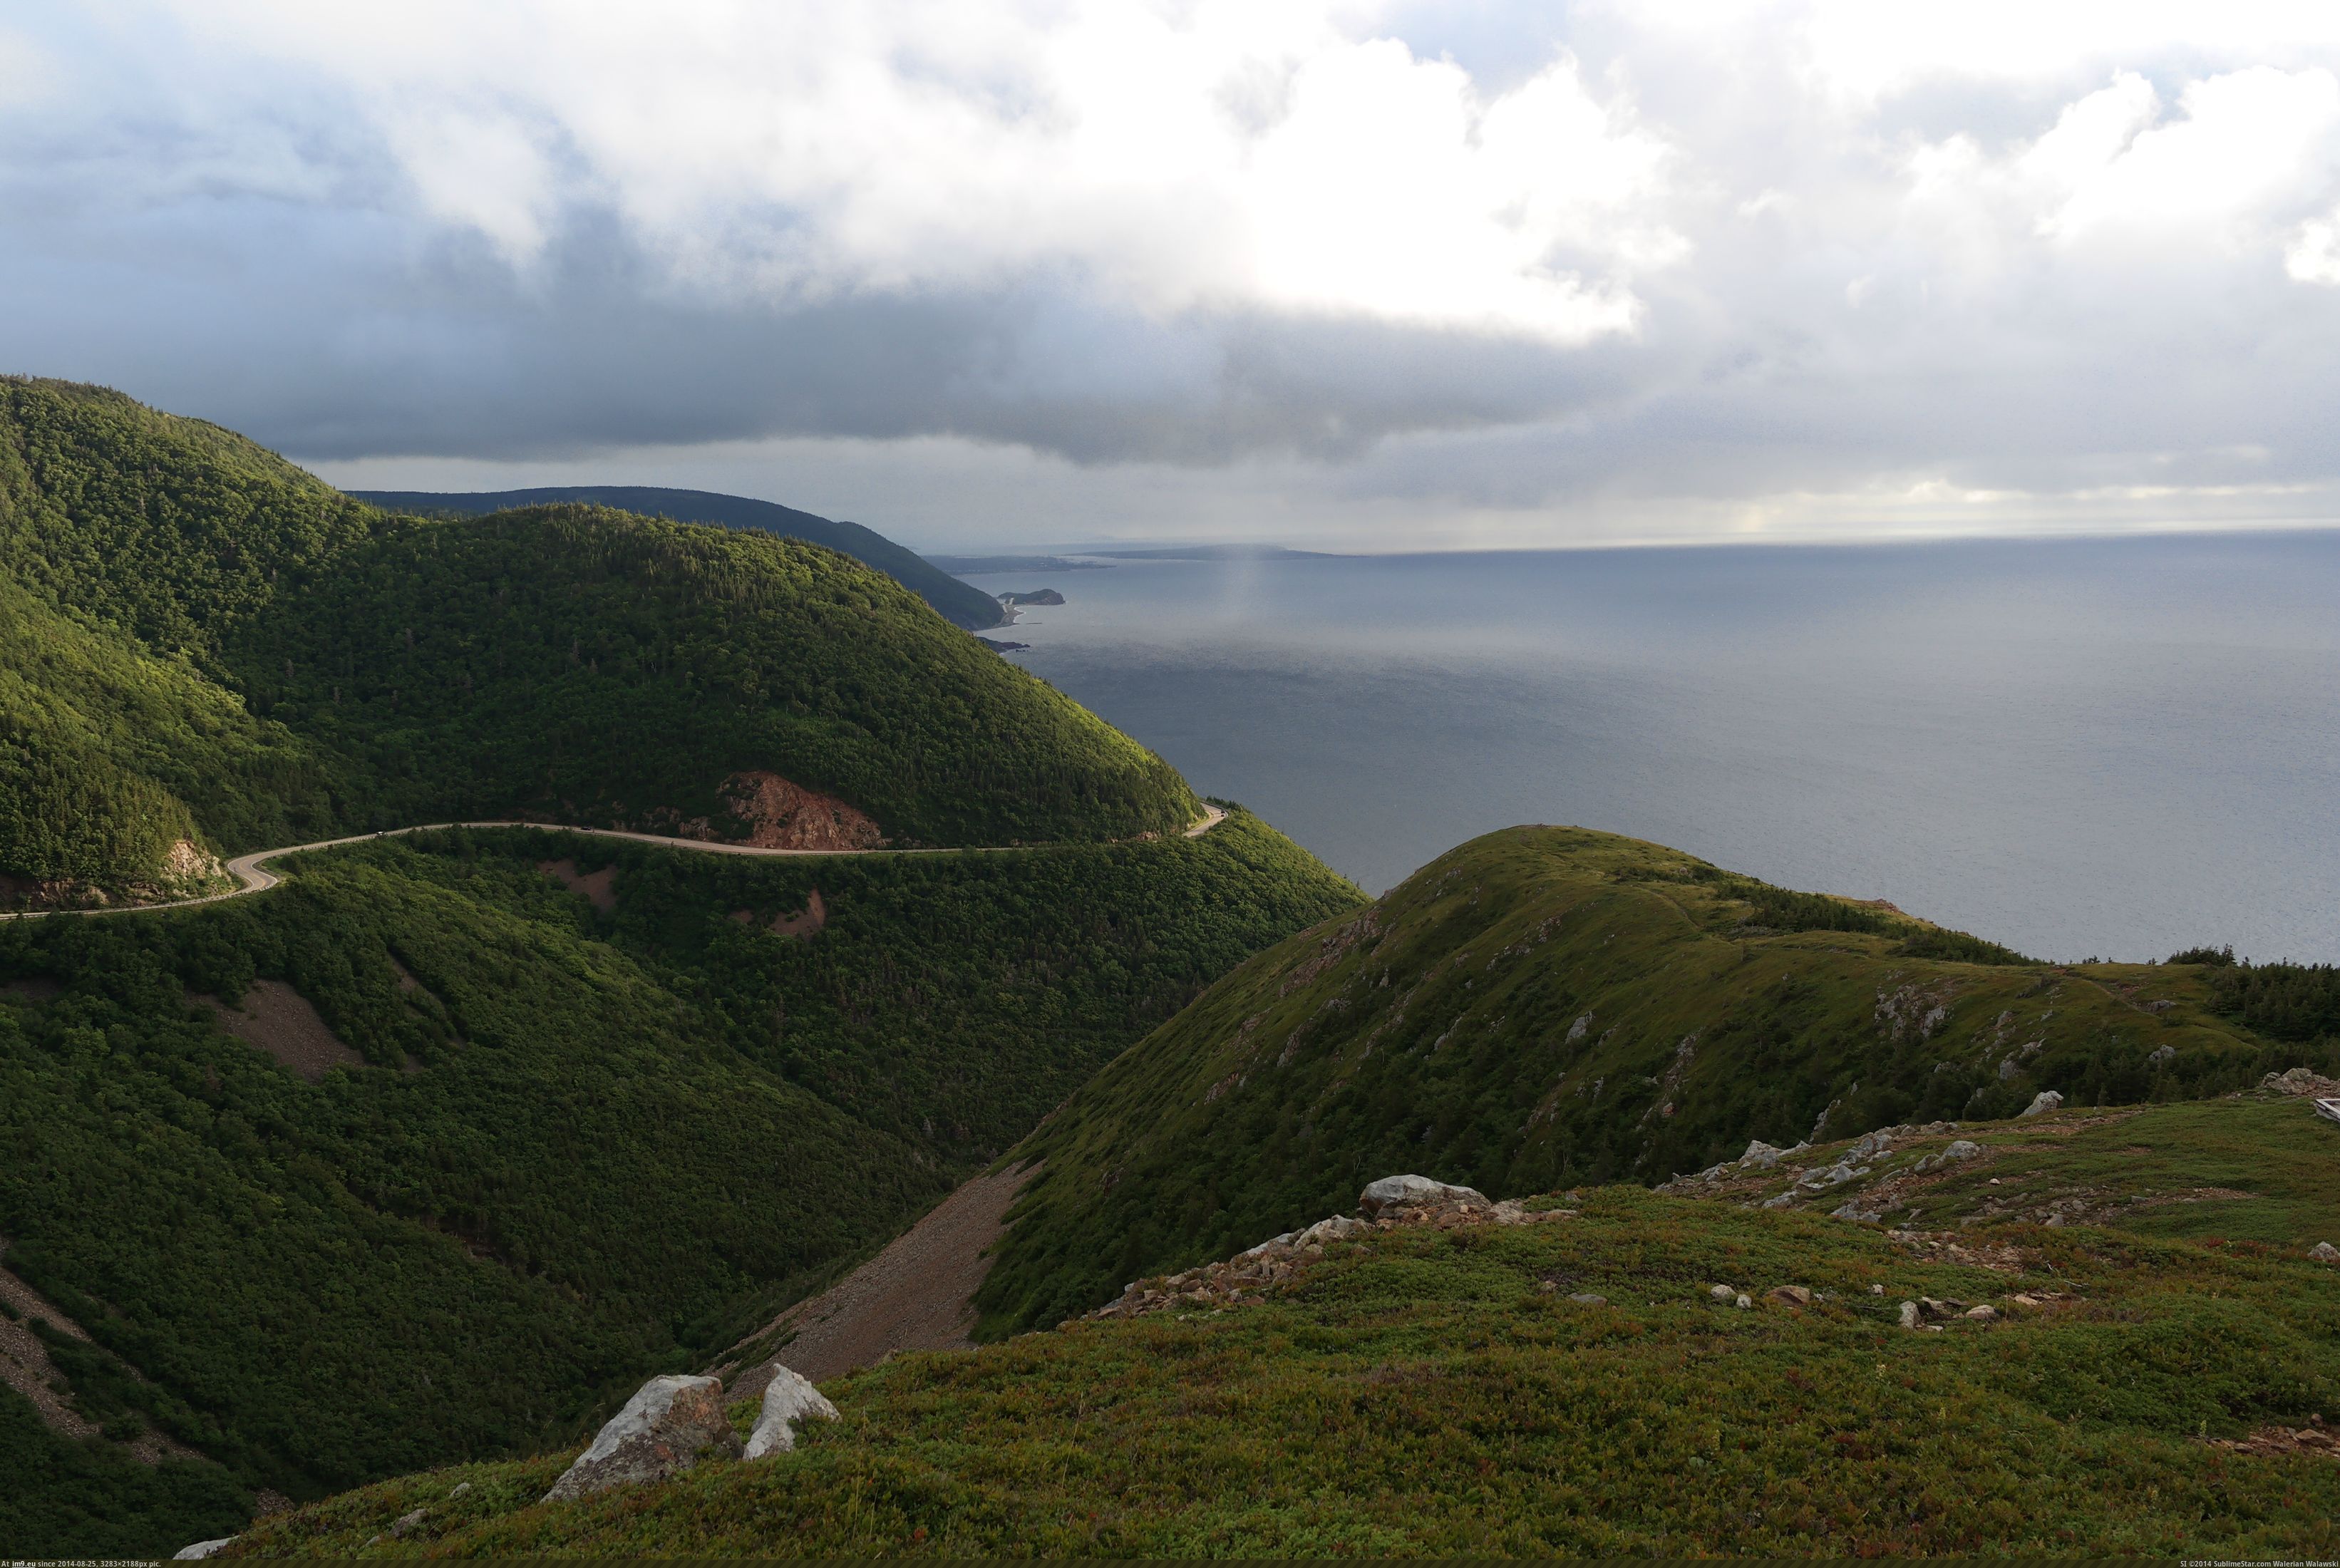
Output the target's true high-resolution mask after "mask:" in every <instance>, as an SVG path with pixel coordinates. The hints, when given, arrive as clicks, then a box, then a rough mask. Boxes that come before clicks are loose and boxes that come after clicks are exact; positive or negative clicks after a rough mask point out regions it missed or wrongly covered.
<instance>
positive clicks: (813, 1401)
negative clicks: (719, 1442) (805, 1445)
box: [742, 1366, 837, 1459]
mask: <svg viewBox="0 0 2340 1568" xmlns="http://www.w3.org/2000/svg"><path fill="white" fill-rule="evenodd" d="M836 1419H837V1406H835V1405H834V1404H830V1403H829V1402H828V1400H827V1399H826V1398H824V1397H823V1396H822V1394H821V1392H820V1390H819V1389H818V1388H815V1387H814V1386H813V1385H812V1384H810V1383H808V1382H807V1381H806V1380H805V1379H803V1378H802V1377H799V1376H798V1375H797V1374H795V1373H793V1372H791V1371H789V1370H788V1368H787V1367H785V1366H775V1367H774V1368H772V1380H771V1382H769V1383H768V1384H765V1385H764V1408H763V1410H762V1411H761V1413H759V1414H758V1415H757V1417H756V1429H755V1430H754V1431H753V1432H751V1433H749V1434H748V1450H747V1453H746V1454H744V1455H743V1456H742V1457H744V1458H748V1459H761V1458H763V1457H764V1456H765V1455H767V1454H786V1453H788V1451H789V1450H791V1449H793V1448H794V1447H796V1445H797V1433H796V1424H797V1423H798V1422H799V1421H834V1420H836Z"/></svg>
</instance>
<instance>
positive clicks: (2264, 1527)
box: [226, 1097, 2340, 1560]
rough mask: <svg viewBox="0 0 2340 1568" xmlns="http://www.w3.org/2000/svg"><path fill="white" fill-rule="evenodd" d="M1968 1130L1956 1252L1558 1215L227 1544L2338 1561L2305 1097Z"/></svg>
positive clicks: (1771, 1221)
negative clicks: (794, 1435)
mask: <svg viewBox="0 0 2340 1568" xmlns="http://www.w3.org/2000/svg"><path fill="white" fill-rule="evenodd" d="M1953 1136H1954V1135H1952V1134H1949V1133H1947V1132H1937V1133H1933V1134H1923V1133H1920V1134H1918V1135H1916V1136H1912V1137H1910V1138H1909V1139H1907V1140H1906V1141H1905V1143H1904V1146H1902V1147H1901V1148H1900V1149H1899V1150H1897V1151H1896V1152H1895V1153H1894V1155H1893V1156H1890V1158H1889V1161H1887V1162H1885V1163H1889V1165H1890V1166H1892V1167H1893V1169H1894V1171H1895V1172H1897V1173H1904V1174H1902V1175H1897V1176H1896V1179H1909V1180H1914V1181H1916V1182H1918V1183H1919V1184H1921V1186H1919V1187H1913V1188H1911V1189H1910V1190H1909V1194H1908V1196H1909V1197H1910V1198H1911V1199H1912V1202H1913V1204H1915V1205H1917V1206H1921V1207H1922V1210H1923V1213H1924V1215H1925V1218H1924V1220H1923V1222H1922V1223H1923V1225H1925V1226H1945V1225H1949V1226H1956V1227H1957V1228H1953V1229H1949V1230H1947V1231H1945V1230H1941V1229H1932V1228H1928V1229H1896V1230H1888V1229H1887V1228H1886V1227H1884V1226H1878V1225H1862V1224H1856V1223H1851V1222H1848V1221H1845V1220H1840V1219H1829V1218H1826V1217H1823V1216H1820V1215H1819V1214H1818V1213H1817V1212H1814V1211H1812V1210H1810V1209H1809V1208H1790V1209H1783V1210H1770V1209H1765V1208H1760V1207H1748V1206H1744V1194H1743V1193H1741V1192H1740V1191H1738V1190H1735V1189H1733V1190H1729V1191H1727V1192H1726V1193H1724V1194H1723V1195H1722V1196H1719V1197H1715V1198H1701V1197H1695V1196H1680V1195H1674V1194H1664V1193H1651V1192H1650V1191H1647V1190H1644V1189H1641V1188H1636V1187H1629V1186H1607V1187H1600V1188H1595V1189H1591V1190H1586V1191H1581V1192H1572V1193H1569V1194H1566V1195H1564V1196H1557V1197H1554V1198H1550V1199H1540V1200H1537V1201H1536V1202H1535V1203H1534V1204H1533V1205H1532V1207H1534V1208H1536V1209H1538V1210H1540V1211H1541V1210H1547V1209H1549V1210H1555V1211H1557V1212H1556V1216H1555V1217H1551V1218H1546V1219H1543V1220H1542V1221H1541V1222H1539V1223H1532V1224H1521V1225H1514V1226H1496V1225H1483V1224H1473V1225H1463V1226H1456V1227H1454V1228H1441V1227H1439V1226H1398V1227H1395V1228H1391V1229H1386V1230H1380V1231H1372V1232H1368V1233H1366V1234H1365V1235H1363V1236H1358V1237H1353V1238H1351V1239H1348V1240H1344V1241H1336V1242H1334V1243H1332V1244H1331V1245H1328V1246H1327V1247H1325V1248H1324V1255H1323V1256H1322V1257H1321V1258H1319V1259H1315V1260H1314V1261H1312V1260H1310V1259H1308V1258H1307V1257H1305V1256H1304V1255H1301V1256H1299V1257H1296V1258H1294V1260H1293V1261H1292V1262H1291V1265H1290V1267H1289V1268H1288V1270H1287V1271H1285V1272H1284V1274H1283V1276H1282V1277H1280V1278H1278V1279H1274V1280H1273V1281H1269V1280H1265V1279H1264V1278H1262V1279H1260V1280H1259V1282H1258V1283H1256V1284H1251V1283H1246V1284H1245V1285H1244V1289H1243V1292H1242V1295H1241V1297H1240V1299H1239V1300H1236V1301H1233V1302H1231V1301H1230V1300H1229V1298H1228V1296H1227V1295H1226V1292H1225V1289H1223V1288H1215V1289H1214V1290H1213V1291H1208V1292H1205V1291H1200V1290H1197V1291H1196V1293H1195V1295H1196V1298H1195V1299H1188V1298H1186V1297H1185V1296H1180V1297H1178V1298H1176V1299H1173V1300H1170V1301H1168V1302H1167V1303H1166V1304H1165V1305H1164V1306H1163V1307H1162V1308H1161V1309H1160V1310H1155V1311H1151V1312H1148V1313H1146V1314H1145V1315H1140V1316H1136V1317H1134V1318H1125V1319H1123V1320H1119V1321H1086V1322H1075V1323H1070V1324H1067V1325H1064V1326H1063V1327H1062V1328H1060V1329H1058V1330H1057V1331H1056V1332H1054V1333H1046V1334H1036V1335H1023V1336H1019V1337H1017V1338H1015V1339H1013V1340H1009V1341H1007V1342H1006V1343H1004V1344H999V1345H988V1346H986V1347H984V1348H982V1349H980V1350H977V1351H974V1352H962V1353H942V1354H928V1355H901V1356H897V1357H895V1358H893V1359H892V1360H889V1361H887V1363H885V1364H884V1365H879V1366H877V1367H874V1368H871V1369H868V1370H867V1371H864V1372H860V1373H858V1374H854V1375H852V1376H850V1377H847V1378H842V1379H838V1380H837V1381H834V1382H832V1383H830V1384H827V1385H826V1386H825V1388H824V1390H823V1392H824V1393H826V1394H828V1397H829V1398H830V1399H831V1400H832V1401H833V1402H834V1403H835V1404H836V1405H837V1406H838V1411H839V1413H840V1417H841V1419H839V1420H838V1421H837V1422H835V1423H833V1424H831V1423H818V1422H817V1423H808V1424H805V1425H803V1426H801V1427H799V1428H798V1448H797V1451H796V1452H794V1453H790V1454H780V1455H778V1456H777V1457H774V1458H771V1459H768V1460H763V1461H759V1462H755V1463H749V1464H741V1463H735V1462H729V1461H724V1460H712V1461H708V1462H704V1463H702V1464H700V1465H699V1467H698V1468H696V1469H694V1470H692V1471H690V1472H689V1473H688V1474H683V1475H681V1476H679V1477H676V1478H674V1479H672V1480H670V1481H667V1482H662V1483H657V1484H648V1485H643V1486H639V1487H631V1488H627V1489H624V1490H620V1491H617V1492H612V1493H609V1494H604V1495H602V1496H600V1497H596V1498H590V1499H587V1500H584V1501H581V1502H576V1503H552V1504H546V1503H540V1502H539V1501H538V1499H540V1497H541V1496H542V1494H543V1493H544V1491H545V1488H546V1487H547V1486H548V1485H549V1484H550V1483H551V1481H552V1479H553V1478H554V1477H555V1476H556V1475H558V1474H560V1470H561V1469H562V1468H563V1467H564V1466H565V1464H567V1462H568V1459H569V1455H568V1454H556V1455H548V1456H546V1457H544V1458H542V1459H540V1460H536V1461H533V1462H530V1463H527V1464H488V1465H475V1466H467V1467H463V1468H460V1469H452V1470H445V1471H441V1472H437V1473H434V1474H423V1475H416V1476H410V1477H406V1478H403V1479H401V1480H398V1481H394V1482H391V1483H388V1484H383V1485H381V1486H377V1487H372V1488H369V1489H367V1490H365V1491H362V1492H357V1493H353V1494H349V1495H346V1496H343V1497H339V1498H335V1499H332V1501H330V1502H326V1503H320V1504H318V1505H316V1506H314V1507H312V1508H309V1509H304V1510H302V1511H301V1512H299V1513H293V1514H290V1515H287V1516H285V1517H283V1518H280V1519H275V1520H271V1521H267V1522H264V1523H262V1524H261V1525H260V1526H258V1527H257V1528H255V1529H254V1530H253V1531H252V1532H251V1533H249V1534H247V1535H246V1536H244V1537H243V1538H242V1539H240V1540H238V1541H236V1542H235V1543H232V1545H231V1546H230V1548H229V1549H228V1552H227V1553H226V1554H227V1555H228V1556H229V1557H231V1558H232V1557H234V1556H237V1555H243V1554H248V1555H251V1556H254V1557H261V1556H275V1555H308V1554H314V1555H318V1556H339V1555H347V1554H350V1553H353V1552H355V1551H358V1550H360V1549H362V1548H363V1547H365V1546H367V1545H368V1544H370V1543H372V1544H373V1545H374V1546H375V1548H376V1549H377V1550H395V1551H403V1552H410V1553H411V1552H428V1553H432V1554H443V1555H449V1556H478V1557H501V1556H511V1555H519V1554H534V1553H542V1554H546V1555H568V1554H575V1555H607V1556H645V1557H647V1556H668V1555H675V1556H688V1555H699V1554H704V1555H709V1556H723V1557H740V1558H746V1557H768V1556H785V1555H804V1556H838V1557H842V1556H877V1555H881V1554H882V1555H887V1556H891V1555H896V1554H904V1555H929V1556H935V1557H987V1556H993V1555H1003V1554H1008V1553H1023V1554H1033V1555H1044V1556H1127V1557H1165V1558H1166V1557H1184V1556H1252V1557H1262V1558H1274V1557H1294V1556H1332V1555H1340V1556H1375V1557H1377V1556H1413V1555H1426V1556H1443V1557H1475V1556H1482V1555H1519V1556H1552V1555H1586V1556H1603V1555H1619V1556H1621V1555H1626V1554H1648V1555H1655V1556H1661V1557H1691V1556H1704V1555H1713V1554H1740V1553H1744V1554H1751V1555H1757V1556H1781V1557H1827V1558H1837V1557H1845V1558H1851V1557H1870V1556H1885V1555H1897V1556H1898V1555H1915V1554H1921V1553H1923V1554H1983V1553H1992V1554H1997V1553H2010V1554H2018V1555H2027V1556H2048V1555H2055V1556H2090V1557H2095V1556H2111V1555H2115V1554H2126V1553H2153V1554H2160V1555H2171V1556H2181V1557H2186V1558H2191V1559H2196V1560H2199V1559H2236V1558H2240V1559H2246V1560H2248V1559H2261V1558H2288V1559H2322V1558H2329V1557H2331V1556H2333V1555H2334V1554H2335V1551H2340V1527H2335V1523H2334V1519H2335V1513H2340V1464H2335V1463H2334V1454H2335V1449H2340V1441H2335V1432H2340V1268H2335V1266H2333V1265H2330V1264H2327V1263H2322V1262H2318V1261H2315V1260H2314V1259H2313V1258H2310V1257H2308V1256H2305V1255H2304V1253H2305V1242H2306V1241H2307V1240H2308V1239H2309V1238H2310V1236H2313V1235H2315V1232H2312V1231H2311V1232H2308V1233H2307V1234H2305V1235H2303V1234H2302V1231H2301V1229H2300V1220H2301V1216H2314V1217H2315V1219H2316V1220H2317V1221H2320V1222H2323V1223H2324V1225H2325V1227H2326V1228H2329V1222H2330V1220H2331V1216H2333V1214H2334V1213H2335V1203H2340V1133H2335V1131H2334V1130H2333V1129H2332V1128H2331V1127H2330V1126H2328V1125H2326V1124H2323V1123H2319V1122H2317V1121H2316V1120H2315V1118H2314V1117H2313V1116H2310V1115H2309V1114H2308V1113H2307V1108H2306V1107H2305V1104H2304V1103H2303V1102H2302V1101H2300V1100H2298V1099H2288V1100H2267V1099H2262V1098H2257V1097H2250V1098H2242V1099H2220V1100H2216V1101H2210V1102H2206V1103H2199V1104H2186V1105H2171V1106H2154V1107H2135V1108H2133V1109H2131V1110H2129V1111H2124V1112H2116V1113H2111V1114H2108V1115H2106V1114H2089V1113H2076V1112H2072V1111H2065V1112H2061V1113H2057V1114H2053V1115H2049V1116H2043V1117H2041V1118H2039V1119H2038V1120H2028V1121H2019V1122H2015V1123H1968V1124H1966V1125H1965V1126H1962V1127H1961V1128H1960V1129H1958V1135H1955V1136H1963V1137H1964V1138H1965V1139H1966V1140H1967V1141H1968V1142H1970V1143H1973V1144H1975V1145H1976V1146H1977V1147H1978V1150H1979V1152H1978V1154H1976V1155H1975V1156H1972V1157H1970V1158H1967V1159H1964V1160H1958V1161H1952V1162H1950V1163H1949V1164H1948V1165H1947V1166H1943V1165H1939V1164H1937V1165H1936V1166H1934V1167H1933V1168H1932V1169H1931V1170H1929V1171H1928V1172H1926V1173H1924V1174H1923V1175H1921V1176H1916V1177H1908V1176H1906V1173H1907V1172H1908V1171H1909V1169H1910V1168H1911V1167H1913V1166H1915V1165H1916V1164H1917V1163H1918V1162H1919V1161H1920V1160H1923V1159H1927V1158H1929V1157H1934V1156H1938V1155H1939V1153H1940V1151H1941V1150H1942V1149H1944V1148H1946V1147H1948V1145H1949V1143H1950V1142H1951V1141H1952V1138H1953ZM1849 1152H1851V1150H1850V1149H1849V1147H1848V1146H1845V1145H1843V1144H1841V1143H1839V1144H1836V1145H1832V1146H1827V1147H1823V1148H1819V1149H1815V1150H1812V1151H1810V1157H1811V1158H1812V1159H1813V1160H1814V1161H1815V1162H1816V1163H1818V1162H1821V1161H1829V1160H1834V1159H1836V1158H1838V1157H1839V1156H1843V1155H1845V1154H1848V1153H1849ZM1779 1179H1780V1180H1785V1179H1786V1177H1785V1173H1784V1172H1780V1173H1779ZM1879 1179H1883V1178H1882V1177H1880V1178H1879ZM2107 1179H2110V1180H2111V1181H2112V1182H2114V1183H2116V1184H2117V1186H2119V1187H2120V1188H2121V1190H2122V1196H2124V1197H2125V1198H2127V1199H2132V1200H2134V1201H2133V1202H2130V1203H2129V1204H2128V1205H2127V1209H2128V1212H2127V1213H2126V1214H2121V1215H2105V1216H2097V1217H2096V1218H2094V1219H2093V1220H2091V1221H2089V1222H2087V1223H2080V1222H2074V1223H2068V1224H2063V1225H2057V1226H2048V1225H2042V1224H2038V1223H2033V1216H2032V1214H2030V1213H2028V1212H2015V1211H2012V1210H2010V1207H2009V1206H2008V1201H2007V1200H2005V1199H2003V1198H2002V1197H2001V1196H1999V1195H2001V1194H2003V1193H2004V1192H2005V1191H2006V1190H2007V1189H2008V1186H2010V1185H2013V1186H2021V1187H2024V1188H2026V1189H2028V1194H2029V1196H2027V1197H2026V1198H2024V1199H2022V1200H2020V1205H2019V1206H2028V1205H2029V1204H2031V1203H2032V1202H2033V1201H2034V1200H2037V1199H2045V1198H2048V1197H2049V1196H2051V1195H2052V1194H2053V1193H2057V1192H2066V1193H2068V1192H2082V1191H2096V1190H2099V1189H2101V1188H2102V1187H2103V1186H2104V1185H2105V1184H2106V1182H2107ZM2205 1184H2214V1185H2215V1190H2213V1191H2211V1192H2210V1193H2208V1194H2207V1195H2206V1194H2205V1192H2204V1190H2203V1188H2204V1186H2205ZM1726 1185H1728V1184H1726ZM1356 1196H1357V1195H1356V1194H1355V1193H1354V1192H1350V1193H1347V1194H1344V1195H1343V1197H1342V1200H1341V1203H1340V1204H1339V1207H1341V1208H1342V1209H1344V1210H1350V1209H1353V1206H1354V1204H1355V1198H1356ZM2178 1214H2185V1215H2189V1216H2193V1217H2192V1218H2190V1219H2182V1220H2171V1219H2168V1218H2166V1217H2157V1216H2173V1215H2178ZM1312 1217H1313V1216H1312ZM1961 1221H1964V1222H1968V1223H1965V1224H1959V1223H1958V1222H1961ZM2243 1238H2253V1239H2243ZM2257 1238H2265V1239H2257ZM1252 1239H1258V1238H1256V1237H1246V1240H1252ZM1252 1272H1253V1273H1254V1275H1255V1276H1257V1275H1262V1274H1263V1273H1264V1271H1260V1270H1253V1271H1252ZM1163 1283H1165V1284H1167V1283H1169V1282H1163ZM1190 1283H1191V1282H1190ZM1718 1287H1719V1288H1720V1289H1721V1291H1722V1296H1721V1299H1720V1300H1718V1299H1716V1298H1715V1296H1714V1295H1713V1292H1714V1291H1715V1290H1716V1289H1717V1288H1718ZM1799 1291H1800V1292H1802V1293H1805V1294H1804V1295H1801V1296H1798V1295H1797V1294H1796V1293H1797V1292H1799ZM1742 1298H1743V1305H1741V1300H1742ZM1905 1302H1906V1303H1909V1304H1910V1305H1909V1311H1910V1312H1911V1313H1912V1315H1915V1316H1916V1317H1917V1318H1918V1326H1915V1327H1905V1326H1903V1323H1902V1314H1903V1311H1904V1308H1903V1305H1902V1304H1903V1303H1905ZM753 1408H754V1407H753V1406H752V1405H749V1404H739V1405H736V1406H734V1407H733V1414H734V1416H735V1419H737V1420H739V1421H741V1422H742V1423H744V1422H745V1421H746V1420H747V1419H748V1417H749V1415H750V1414H752V1412H753ZM459 1488H460V1489H461V1490H459ZM393 1532H395V1535H396V1538H395V1539H393Z"/></svg>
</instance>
